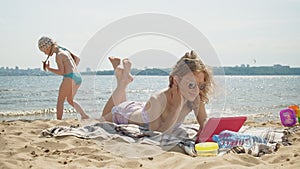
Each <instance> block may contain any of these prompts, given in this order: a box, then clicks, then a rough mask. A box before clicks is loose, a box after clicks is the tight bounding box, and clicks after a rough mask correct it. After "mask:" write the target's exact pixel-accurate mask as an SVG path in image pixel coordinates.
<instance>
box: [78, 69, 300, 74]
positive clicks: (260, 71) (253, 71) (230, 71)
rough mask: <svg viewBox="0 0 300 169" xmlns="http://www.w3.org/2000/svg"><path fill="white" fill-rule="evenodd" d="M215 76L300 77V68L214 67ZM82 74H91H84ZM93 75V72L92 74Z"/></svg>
mask: <svg viewBox="0 0 300 169" xmlns="http://www.w3.org/2000/svg"><path fill="white" fill-rule="evenodd" d="M170 72H171V68H165V69H158V68H147V69H144V70H139V69H132V71H131V74H133V75H145V76H168V75H169V73H170ZM212 72H213V74H214V75H300V68H286V67H213V68H212ZM82 74H89V73H88V72H83V73H82ZM90 74H91V72H90ZM92 74H94V75H113V74H114V71H113V70H103V71H97V72H93V73H92Z"/></svg>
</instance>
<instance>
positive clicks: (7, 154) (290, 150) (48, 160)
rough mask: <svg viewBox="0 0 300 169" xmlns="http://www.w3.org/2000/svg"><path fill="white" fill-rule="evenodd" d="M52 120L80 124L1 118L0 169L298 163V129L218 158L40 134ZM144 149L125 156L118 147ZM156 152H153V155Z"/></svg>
mask: <svg viewBox="0 0 300 169" xmlns="http://www.w3.org/2000/svg"><path fill="white" fill-rule="evenodd" d="M56 125H64V126H70V125H82V123H81V122H80V121H78V120H74V119H73V120H72V119H67V120H62V121H57V120H35V121H13V122H1V123H0V149H1V151H0V168H13V169H17V168H22V169H23V168H70V169H71V168H101V167H103V168H188V169H193V168H201V169H206V168H239V169H241V168H269V169H270V168H285V169H289V168H290V169H295V168H300V131H299V130H298V131H297V132H296V133H294V134H293V135H292V136H291V137H290V138H289V140H290V141H291V142H292V145H290V146H281V147H280V149H279V150H278V151H277V152H274V153H272V154H266V155H263V156H262V157H254V156H251V155H248V154H234V153H229V154H225V155H223V156H217V157H199V156H198V157H191V156H188V155H186V154H184V153H182V152H180V151H179V150H178V152H177V150H176V149H174V150H169V151H162V150H156V149H155V148H153V149H152V150H151V149H149V146H144V145H136V144H134V145H129V146H128V145H125V144H118V143H117V142H116V141H107V140H102V141H99V140H92V139H91V140H88V139H80V138H77V137H73V136H67V137H61V138H45V137H39V136H40V132H41V131H42V130H43V129H46V128H49V127H53V126H56ZM246 125H252V126H274V127H280V126H281V125H280V123H279V122H266V123H254V122H247V123H246ZM120 149H122V150H126V152H127V153H130V154H133V156H134V153H137V154H136V156H138V155H139V153H140V154H141V153H142V154H143V155H144V156H143V157H136V158H129V157H126V156H123V155H116V154H115V153H114V152H118V150H120ZM155 153H156V155H154V154H155Z"/></svg>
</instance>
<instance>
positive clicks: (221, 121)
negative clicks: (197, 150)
mask: <svg viewBox="0 0 300 169" xmlns="http://www.w3.org/2000/svg"><path fill="white" fill-rule="evenodd" d="M246 120H247V117H246V116H239V117H218V118H210V119H209V120H208V121H207V123H206V125H205V126H204V128H203V129H202V130H201V131H198V134H197V138H196V140H195V142H196V143H198V142H208V141H213V140H212V136H213V135H214V134H219V133H220V132H221V131H223V130H230V131H235V132H237V131H239V130H240V128H241V127H242V125H243V124H244V123H245V121H246Z"/></svg>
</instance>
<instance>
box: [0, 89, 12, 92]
mask: <svg viewBox="0 0 300 169" xmlns="http://www.w3.org/2000/svg"><path fill="white" fill-rule="evenodd" d="M11 91H15V90H14V89H0V92H11Z"/></svg>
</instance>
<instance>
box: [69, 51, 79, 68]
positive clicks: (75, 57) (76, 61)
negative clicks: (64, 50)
mask: <svg viewBox="0 0 300 169" xmlns="http://www.w3.org/2000/svg"><path fill="white" fill-rule="evenodd" d="M70 54H71V56H72V58H73V60H74V62H75V64H76V66H78V64H79V62H80V58H79V57H78V56H76V55H75V54H73V53H72V52H70Z"/></svg>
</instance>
